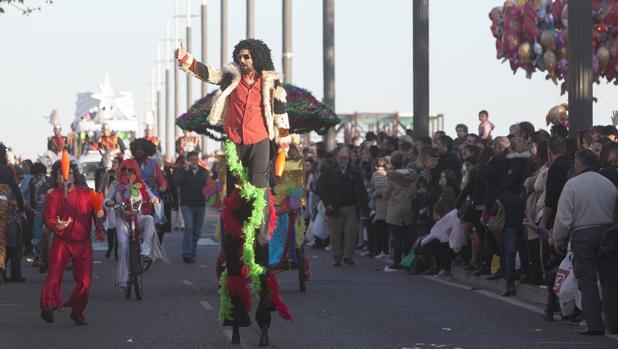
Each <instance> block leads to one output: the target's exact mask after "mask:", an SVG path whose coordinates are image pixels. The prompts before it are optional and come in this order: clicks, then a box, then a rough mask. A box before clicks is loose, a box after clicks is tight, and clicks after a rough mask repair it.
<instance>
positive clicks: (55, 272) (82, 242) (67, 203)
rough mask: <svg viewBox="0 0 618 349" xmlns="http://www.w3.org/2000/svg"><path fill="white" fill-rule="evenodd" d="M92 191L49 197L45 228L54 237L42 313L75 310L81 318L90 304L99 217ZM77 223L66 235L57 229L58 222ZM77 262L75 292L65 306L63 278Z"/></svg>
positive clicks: (54, 193)
mask: <svg viewBox="0 0 618 349" xmlns="http://www.w3.org/2000/svg"><path fill="white" fill-rule="evenodd" d="M89 192H90V189H88V188H85V187H76V188H75V189H74V190H73V191H70V192H69V193H68V195H67V198H66V199H65V198H64V190H63V189H56V190H54V191H52V192H50V193H49V194H48V195H47V198H46V200H45V210H44V212H43V215H44V219H45V226H47V228H48V229H49V230H50V231H52V232H53V233H54V239H53V241H52V244H51V247H50V249H49V257H48V259H49V261H48V264H49V269H48V274H47V278H46V279H45V283H44V284H43V289H42V290H41V309H44V308H54V309H57V308H60V307H63V306H64V307H71V308H72V310H73V313H74V314H75V315H77V316H81V315H82V313H83V312H84V309H85V308H86V304H87V303H88V294H89V293H90V282H91V280H92V241H91V240H90V232H91V230H92V221H93V219H94V218H95V217H96V215H95V212H94V209H93V208H92V205H91V203H90V198H89ZM57 216H58V217H60V219H62V220H66V219H68V218H69V217H72V218H73V222H72V223H71V224H69V226H68V227H66V228H65V229H64V230H62V231H58V230H56V228H55V225H56V222H57V218H56V217H57ZM69 258H71V259H72V260H73V279H74V280H75V288H74V289H73V293H71V297H70V298H69V300H68V301H67V302H66V303H64V305H63V304H62V276H63V273H64V269H65V267H66V264H67V262H68V260H69Z"/></svg>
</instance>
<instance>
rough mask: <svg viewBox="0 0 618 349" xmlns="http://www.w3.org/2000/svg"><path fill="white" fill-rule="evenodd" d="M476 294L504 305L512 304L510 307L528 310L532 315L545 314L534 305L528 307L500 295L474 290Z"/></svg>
mask: <svg viewBox="0 0 618 349" xmlns="http://www.w3.org/2000/svg"><path fill="white" fill-rule="evenodd" d="M476 292H477V293H480V294H482V295H484V296H487V297H490V298H493V299H497V300H500V301H503V302H505V303H509V304H512V305H514V306H517V307H520V308H524V309H527V310H530V311H531V312H534V313H537V314H541V315H544V314H545V310H544V309H543V308H540V307H536V306H534V305H530V304H526V303H524V302H520V301H517V300H515V299H513V298H511V297H502V296H500V295H497V294H495V293H492V292H489V291H485V290H476Z"/></svg>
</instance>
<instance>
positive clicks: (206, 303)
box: [200, 301, 214, 310]
mask: <svg viewBox="0 0 618 349" xmlns="http://www.w3.org/2000/svg"><path fill="white" fill-rule="evenodd" d="M200 304H201V305H202V307H203V308H204V309H206V310H214V308H213V307H212V305H210V303H208V301H200Z"/></svg>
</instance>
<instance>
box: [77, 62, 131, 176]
mask: <svg viewBox="0 0 618 349" xmlns="http://www.w3.org/2000/svg"><path fill="white" fill-rule="evenodd" d="M138 129H139V122H138V119H137V116H136V113H135V102H134V100H133V93H132V92H127V91H117V90H116V89H115V88H114V86H113V85H112V83H111V79H110V76H109V75H108V74H106V75H105V78H104V80H103V83H101V84H99V91H98V92H95V93H93V92H80V93H78V94H77V101H76V102H75V119H74V120H73V122H72V123H71V130H72V131H73V134H74V135H75V136H74V139H75V141H74V146H73V156H74V157H75V158H76V159H77V161H78V164H79V166H80V170H81V172H82V173H83V174H84V175H85V176H86V179H87V180H88V181H93V180H94V173H95V171H96V168H97V167H98V165H99V163H100V161H101V158H102V156H110V157H113V156H115V155H117V154H119V153H124V152H125V150H126V148H127V147H126V146H125V144H126V145H128V144H129V143H130V142H131V141H132V140H134V139H135V138H136V134H137V133H138ZM89 184H94V183H92V182H91V183H89Z"/></svg>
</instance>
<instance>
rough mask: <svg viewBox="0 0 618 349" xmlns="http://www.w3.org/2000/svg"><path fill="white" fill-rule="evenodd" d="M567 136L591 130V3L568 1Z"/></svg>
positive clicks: (582, 0) (576, 0)
mask: <svg viewBox="0 0 618 349" xmlns="http://www.w3.org/2000/svg"><path fill="white" fill-rule="evenodd" d="M568 6H569V7H568V14H569V15H568V23H567V26H568V32H569V35H568V36H569V41H568V45H569V46H568V58H569V74H568V79H569V80H568V90H569V126H570V127H569V136H570V137H571V138H576V137H577V135H578V133H579V131H581V130H585V129H588V128H590V127H592V0H568Z"/></svg>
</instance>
